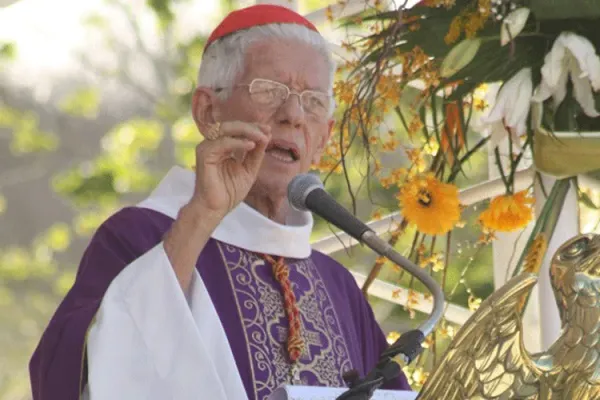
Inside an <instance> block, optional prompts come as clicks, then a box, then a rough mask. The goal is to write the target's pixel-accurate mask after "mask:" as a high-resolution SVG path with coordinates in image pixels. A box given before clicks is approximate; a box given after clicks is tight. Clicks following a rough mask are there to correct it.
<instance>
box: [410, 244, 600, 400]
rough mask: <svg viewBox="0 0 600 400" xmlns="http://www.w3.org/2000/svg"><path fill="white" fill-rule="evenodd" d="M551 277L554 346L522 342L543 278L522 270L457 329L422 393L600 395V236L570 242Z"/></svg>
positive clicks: (445, 398)
mask: <svg viewBox="0 0 600 400" xmlns="http://www.w3.org/2000/svg"><path fill="white" fill-rule="evenodd" d="M550 276H551V281H552V287H553V289H554V293H555V296H556V300H557V302H558V307H559V310H560V317H561V321H562V332H561V335H560V337H559V338H558V340H557V341H556V342H555V343H554V344H553V345H552V346H551V347H550V348H549V349H548V350H547V351H545V352H543V353H540V354H528V352H527V351H526V350H525V347H524V345H523V337H522V336H523V329H522V323H521V314H522V313H521V309H522V304H523V302H524V300H525V298H526V297H527V295H528V294H529V292H530V291H531V289H532V288H533V287H534V285H535V284H536V282H537V276H535V275H534V274H530V273H523V274H521V275H518V276H516V277H515V278H513V279H511V280H510V281H508V282H507V283H506V284H505V285H504V286H502V287H501V288H500V289H498V290H497V291H495V292H494V293H493V294H492V295H491V296H490V297H488V298H487V299H486V300H485V301H484V302H483V303H482V304H481V306H480V307H479V309H478V310H477V311H476V312H475V313H474V314H473V315H472V316H471V318H469V320H468V321H467V322H466V323H465V325H464V326H463V327H462V328H461V329H460V330H459V331H458V333H457V335H456V337H455V338H454V340H453V341H452V343H451V344H450V347H449V349H448V350H447V351H446V353H445V355H444V357H443V359H442V360H441V362H440V364H439V365H438V366H437V367H436V369H435V371H434V372H433V373H432V374H431V375H430V377H429V379H428V380H427V383H426V384H425V386H424V387H423V389H422V390H421V393H420V395H419V396H418V397H417V399H418V400H467V399H469V400H492V399H497V400H505V399H506V400H508V399H528V400H529V399H535V400H550V399H551V400H558V399H560V400H591V399H600V236H599V235H580V236H577V237H575V238H574V239H571V240H569V241H568V242H566V243H565V244H563V245H562V246H561V247H560V248H559V249H558V251H557V252H556V253H555V255H554V257H553V259H552V264H551V267H550ZM541 306H542V307H544V305H543V304H542V305H541Z"/></svg>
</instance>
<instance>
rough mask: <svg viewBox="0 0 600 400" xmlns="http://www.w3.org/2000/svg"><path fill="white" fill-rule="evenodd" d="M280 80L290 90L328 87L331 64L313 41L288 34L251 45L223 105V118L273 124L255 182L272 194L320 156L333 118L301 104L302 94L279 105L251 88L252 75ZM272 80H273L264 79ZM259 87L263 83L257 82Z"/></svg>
mask: <svg viewBox="0 0 600 400" xmlns="http://www.w3.org/2000/svg"><path fill="white" fill-rule="evenodd" d="M255 79H262V80H268V81H274V82H277V83H282V84H284V85H286V86H287V87H289V88H290V89H291V91H292V92H296V93H301V92H303V91H304V90H313V91H319V92H323V93H328V92H329V87H328V84H329V82H328V80H329V67H328V64H327V62H326V60H325V58H324V57H323V56H322V55H321V54H320V53H319V52H318V51H317V50H315V49H314V48H312V47H311V46H309V45H306V44H303V43H300V42H297V41H290V40H279V39H273V40H266V41H262V42H259V43H256V44H254V45H252V46H251V47H250V48H249V50H248V53H247V56H246V64H245V70H244V74H243V75H242V76H241V77H240V79H239V80H238V81H237V82H236V85H242V86H237V87H234V88H232V89H231V90H232V92H231V96H230V97H229V99H228V100H227V101H225V102H224V103H222V104H221V105H220V107H219V109H220V115H221V120H222V121H226V120H241V121H246V122H255V123H261V124H267V125H269V126H271V136H272V140H271V144H270V145H269V147H268V148H267V152H266V154H265V158H264V160H263V164H262V167H261V169H260V172H259V175H258V178H257V182H256V186H257V189H260V190H268V191H270V192H271V193H272V194H285V193H286V190H287V185H288V184H289V182H290V181H291V179H292V178H293V177H294V176H296V175H297V174H299V173H304V172H307V171H308V170H309V169H310V166H311V164H312V163H313V162H317V161H318V160H319V158H320V157H321V154H322V151H323V148H324V146H325V144H326V142H327V140H328V138H329V134H330V132H331V128H332V126H333V121H332V120H331V119H330V117H329V116H328V115H322V116H317V115H315V114H313V113H311V112H309V111H308V110H306V107H302V105H301V102H300V97H299V96H296V95H293V94H292V95H290V96H289V97H288V98H287V100H286V101H285V102H283V103H282V104H281V105H279V106H268V105H264V104H261V103H260V102H258V101H256V95H251V94H250V93H249V89H248V86H243V85H249V84H250V83H251V82H252V81H253V80H255ZM266 84H267V85H268V84H269V83H268V82H266ZM255 87H258V88H259V89H260V88H261V86H259V85H256V86H255Z"/></svg>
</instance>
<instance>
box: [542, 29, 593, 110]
mask: <svg viewBox="0 0 600 400" xmlns="http://www.w3.org/2000/svg"><path fill="white" fill-rule="evenodd" d="M569 75H570V76H571V80H572V81H573V95H574V96H575V100H577V102H578V103H579V104H580V105H581V108H582V109H583V112H584V113H585V114H586V115H587V116H589V117H598V116H600V113H598V111H597V110H596V107H595V104H594V94H593V93H592V89H593V90H594V91H595V92H597V91H598V90H600V57H598V55H597V54H596V50H595V49H594V45H593V44H592V43H591V42H590V41H589V40H588V39H586V38H585V37H583V36H579V35H577V34H575V33H572V32H563V33H561V34H560V36H559V37H558V38H557V39H556V41H555V42H554V44H553V45H552V49H551V50H550V52H549V53H548V54H547V55H546V58H545V59H544V66H543V67H542V82H541V83H540V86H538V87H537V88H536V91H535V95H534V96H533V101H535V102H543V101H544V100H546V99H548V98H549V97H550V96H552V97H553V99H554V105H555V106H556V107H558V106H559V105H560V103H562V101H563V100H564V99H565V96H566V95H567V82H568V79H569Z"/></svg>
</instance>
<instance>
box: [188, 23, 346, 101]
mask: <svg viewBox="0 0 600 400" xmlns="http://www.w3.org/2000/svg"><path fill="white" fill-rule="evenodd" d="M265 39H292V40H298V41H300V42H303V43H306V44H308V45H311V46H313V47H314V48H315V49H316V50H317V51H319V53H321V54H322V55H323V57H324V58H325V61H326V62H327V65H328V67H329V76H328V91H329V94H330V95H332V93H333V78H334V74H335V69H336V65H335V62H334V61H333V58H332V55H331V51H330V50H329V46H328V43H327V41H326V40H325V39H324V38H323V37H322V36H321V35H320V34H319V33H317V32H315V31H313V30H310V29H308V28H307V27H305V26H302V25H298V24H269V25H260V26H255V27H252V28H249V29H246V30H244V31H241V32H237V33H234V34H231V35H229V36H226V37H224V38H221V39H218V40H217V41H215V42H214V43H211V44H210V46H208V48H207V49H206V51H205V53H204V55H203V57H202V62H201V64H200V70H199V72H198V86H202V87H208V88H211V89H215V90H216V89H221V88H222V89H223V90H222V91H220V92H219V93H218V95H219V96H221V99H223V100H225V99H227V97H228V96H229V94H230V93H231V87H232V86H233V85H234V84H235V80H236V78H238V77H239V76H240V75H241V74H242V73H243V69H244V64H245V57H246V52H247V51H248V48H249V47H250V45H251V44H253V43H256V42H259V41H261V40H265Z"/></svg>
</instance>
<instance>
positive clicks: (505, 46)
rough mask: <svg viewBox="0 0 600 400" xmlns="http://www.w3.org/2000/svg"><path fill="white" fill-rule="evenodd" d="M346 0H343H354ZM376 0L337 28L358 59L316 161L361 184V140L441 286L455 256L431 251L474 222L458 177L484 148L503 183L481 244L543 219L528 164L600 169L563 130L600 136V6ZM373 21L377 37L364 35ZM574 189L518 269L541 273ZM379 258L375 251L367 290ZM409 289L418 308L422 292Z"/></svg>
mask: <svg viewBox="0 0 600 400" xmlns="http://www.w3.org/2000/svg"><path fill="white" fill-rule="evenodd" d="M338 3H340V4H341V5H342V6H343V4H344V0H339V1H338ZM400 3H402V2H400ZM366 4H367V7H366V9H365V11H364V12H362V13H360V14H356V15H352V16H350V17H348V18H345V19H344V20H343V21H342V24H341V26H342V27H343V28H344V29H346V30H347V32H348V35H347V39H346V40H345V41H344V42H343V44H342V47H343V48H344V49H345V51H347V52H348V53H349V54H352V57H350V58H348V60H347V62H346V63H345V64H344V65H342V66H341V67H340V70H339V72H340V74H341V76H342V77H343V78H342V79H340V80H339V81H338V82H336V85H335V92H336V97H337V100H338V102H339V103H340V105H341V107H340V109H341V110H343V114H342V115H341V118H340V120H339V123H338V129H337V132H336V133H337V135H336V136H335V140H333V141H332V142H331V144H330V145H329V147H328V148H327V149H326V154H325V157H324V158H323V159H322V161H321V164H320V165H319V166H318V167H319V168H320V169H321V171H326V172H328V173H333V172H338V173H342V174H344V175H345V177H346V181H347V185H348V188H349V189H350V191H352V182H353V179H352V178H351V175H352V173H351V172H350V169H351V167H350V166H349V162H348V160H347V159H346V156H347V155H349V154H356V153H355V152H356V151H357V150H356V149H357V148H358V149H360V150H361V151H362V152H363V154H364V155H365V157H364V159H365V160H366V162H365V163H364V168H365V169H366V171H364V175H363V176H366V177H372V176H374V177H376V178H377V180H378V182H379V183H380V184H381V186H383V187H384V188H388V189H389V190H395V191H396V198H397V200H398V208H399V210H400V216H401V221H400V223H399V224H398V225H397V226H396V228H395V229H393V230H392V232H391V237H390V240H389V241H390V243H391V244H395V243H396V242H397V241H398V238H399V237H400V236H401V235H403V234H405V233H406V232H407V229H406V228H407V227H408V226H412V227H414V238H413V240H412V243H413V246H412V248H411V250H410V252H409V257H412V258H413V259H414V260H415V261H417V262H418V263H419V264H421V265H422V266H423V267H424V268H426V267H429V268H431V271H432V273H434V272H435V271H441V272H442V273H443V276H442V281H444V282H445V281H446V268H445V267H443V266H442V267H440V264H446V265H447V263H448V256H443V255H440V253H439V252H438V251H437V250H435V248H436V237H437V236H439V235H448V239H447V243H448V246H449V243H450V239H449V237H450V234H451V232H452V231H453V229H454V228H456V227H460V226H461V224H463V223H464V221H463V220H462V211H463V209H464V207H463V205H461V204H460V196H459V190H458V181H459V178H463V181H464V180H465V179H464V177H465V176H466V172H465V169H466V166H467V165H468V163H469V162H471V160H472V159H473V158H474V156H475V155H477V154H480V153H481V152H483V151H486V150H487V151H488V152H490V154H491V155H492V156H493V157H494V159H495V161H496V166H497V173H498V175H499V176H500V177H501V179H502V182H503V183H504V186H505V189H506V190H505V193H504V194H503V195H501V196H498V197H496V198H493V199H491V201H490V203H489V205H488V206H487V208H486V209H484V210H482V211H480V212H479V215H478V217H477V218H476V220H477V221H478V223H479V224H480V228H481V230H482V232H483V236H482V238H481V240H480V243H479V244H478V245H484V244H486V243H489V241H490V240H493V238H494V233H495V232H509V231H515V230H519V229H522V228H524V227H525V226H527V225H528V224H529V223H531V222H532V221H533V218H534V216H533V209H532V207H533V203H534V200H533V197H532V195H531V193H530V190H529V189H528V190H521V189H518V188H516V185H515V176H516V173H517V171H519V170H520V169H522V168H523V167H524V164H525V160H533V163H534V164H535V168H536V170H538V171H541V172H545V173H551V174H553V175H555V176H557V177H559V178H564V177H571V176H575V175H577V174H578V173H582V172H590V171H595V170H600V157H598V155H599V153H598V152H596V153H593V152H590V155H589V156H586V157H587V158H585V157H582V158H581V160H579V162H575V163H574V162H573V160H572V158H573V157H572V156H573V152H575V151H576V150H571V153H569V147H564V146H563V144H564V143H563V142H565V139H564V138H562V137H561V136H560V133H561V132H571V133H576V135H575V136H574V137H575V138H576V140H577V141H578V142H581V141H585V140H587V139H588V138H590V140H596V141H597V140H598V139H597V138H595V137H594V135H593V133H594V132H600V57H599V55H598V52H599V49H600V30H598V29H597V27H598V26H599V23H600V4H598V3H597V1H594V0H552V1H550V0H422V1H421V2H419V3H418V4H417V5H415V6H414V7H412V8H406V7H405V6H404V5H400V6H399V7H398V6H397V4H396V6H394V7H386V5H385V4H384V2H383V1H380V0H375V1H373V0H370V1H366ZM405 4H406V2H405ZM328 14H329V18H330V19H332V20H333V19H334V18H335V14H334V13H333V12H329V13H328ZM365 29H366V31H367V32H368V34H366V35H365V34H360V33H357V32H358V31H362V32H364V31H365ZM406 99H410V101H409V104H408V106H406V105H405V104H406V103H407V100H406ZM398 126H400V127H401V129H397V127H398ZM561 146H563V147H561ZM579 146H584V145H582V144H579ZM580 148H581V147H579V148H577V149H580ZM577 151H579V150H577ZM353 152H354V153H353ZM392 152H395V153H394V154H398V153H404V156H405V158H406V160H407V164H408V165H407V166H406V167H405V168H391V169H390V168H385V166H384V165H383V163H382V161H381V156H380V155H381V154H385V153H392ZM545 154H552V159H550V160H549V159H548V157H546V156H545ZM561 157H562V158H563V160H562V161H561ZM569 157H570V158H569ZM466 180H468V177H467V179H466ZM569 185H570V184H569V182H568V181H567V180H559V181H557V183H556V184H555V186H554V187H553V188H552V190H551V191H550V194H549V195H548V199H547V201H546V205H545V206H544V208H543V210H542V211H541V214H540V215H539V217H538V219H537V220H536V224H535V227H534V229H533V232H532V234H531V237H530V240H529V243H528V244H527V245H526V248H525V251H524V252H523V254H522V255H521V258H520V261H519V267H518V268H517V270H516V271H515V272H514V273H518V272H519V271H522V270H528V271H537V270H538V269H539V264H540V263H541V259H542V258H543V253H544V252H545V251H546V246H545V244H546V242H547V240H549V239H548V238H550V237H551V235H552V231H553V229H554V227H555V225H556V222H557V218H558V214H559V209H560V205H561V204H562V201H563V200H564V198H565V195H566V191H567V190H568V188H569ZM426 238H429V243H430V246H427V242H426ZM383 264H384V260H381V259H377V261H376V262H375V264H374V265H373V268H372V269H371V274H370V276H369V278H368V279H367V282H366V283H365V287H364V288H363V289H366V288H367V287H368V285H369V284H370V283H371V282H372V280H373V279H374V277H375V276H377V274H378V273H379V272H380V271H381V267H382V265H383ZM433 265H436V269H435V271H434V270H433ZM463 275H464V271H463V272H462V273H461V278H462V276H463ZM462 281H463V280H462V279H461V282H462ZM447 292H448V290H447ZM450 292H451V294H452V293H453V292H454V289H453V290H452V291H450ZM410 293H412V291H411V290H409V296H408V304H407V308H408V309H409V311H410V303H411V302H413V301H414V299H411V296H410ZM467 293H468V294H469V302H468V303H469V304H468V305H469V307H472V308H476V307H477V305H478V304H479V302H480V299H478V298H477V297H476V296H474V294H473V293H471V292H470V291H469V289H468V288H467ZM442 325H443V326H444V327H446V326H447V325H446V323H445V322H444V323H443V324H442ZM448 326H449V325H448ZM440 337H444V335H442V333H441V331H440V332H438V339H439V338H440ZM446 337H447V336H446ZM434 339H435V337H434ZM434 342H435V340H434ZM434 348H435V344H434ZM434 359H435V356H434ZM422 372H423V371H420V370H419V371H416V372H415V374H417V375H418V376H419V377H420V378H419V379H421V378H423V376H426V374H425V375H424V374H423V373H422ZM419 379H417V380H419Z"/></svg>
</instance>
